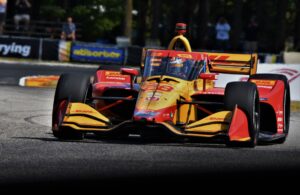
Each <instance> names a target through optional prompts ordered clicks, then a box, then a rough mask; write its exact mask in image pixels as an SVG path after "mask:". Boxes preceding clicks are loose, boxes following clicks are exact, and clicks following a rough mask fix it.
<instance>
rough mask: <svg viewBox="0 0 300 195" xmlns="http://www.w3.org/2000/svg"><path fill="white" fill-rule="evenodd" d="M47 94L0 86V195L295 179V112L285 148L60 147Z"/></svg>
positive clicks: (123, 143)
mask: <svg viewBox="0 0 300 195" xmlns="http://www.w3.org/2000/svg"><path fill="white" fill-rule="evenodd" d="M1 72H2V71H1ZM2 74H3V72H2ZM7 84H9V83H7ZM53 96H54V89H37V88H22V87H18V86H13V85H10V86H7V85H0V191H2V190H7V191H12V190H24V189H27V190H28V189H29V190H33V189H42V190H45V189H47V190H50V189H51V190H54V191H55V190H56V189H58V188H62V189H63V190H66V191H71V190H74V191H78V190H82V188H93V189H95V188H96V189H101V188H102V189H103V187H107V186H110V187H112V189H114V188H117V186H120V185H126V186H127V187H128V186H129V188H130V189H135V187H136V186H137V185H139V186H141V185H144V186H146V188H145V190H149V189H151V187H153V185H156V184H159V185H163V186H167V187H169V188H170V189H173V190H174V189H175V190H176V189H178V188H183V189H189V188H190V187H191V186H194V187H195V186H197V188H198V187H199V188H203V187H204V186H205V185H207V184H209V185H213V186H222V184H226V186H227V187H228V188H230V186H232V185H235V183H237V182H239V183H242V184H243V185H244V186H248V187H250V188H252V187H253V186H254V187H255V189H256V187H257V186H264V185H265V183H267V182H268V183H272V184H273V185H274V187H275V188H276V189H277V187H278V188H282V187H284V188H286V187H285V186H286V185H287V184H286V183H289V182H290V181H292V180H294V178H295V177H299V174H300V141H299V140H300V131H299V127H300V113H292V115H291V128H290V135H289V137H288V139H287V141H286V143H284V144H282V145H259V146H257V147H256V148H254V149H249V148H226V147H225V146H224V145H222V144H211V143H186V142H162V143H160V142H158V143H157V142H153V143H151V142H150V143H149V142H143V141H142V140H140V139H138V138H136V137H132V138H129V139H126V140H100V139H97V138H96V137H95V136H93V135H92V134H91V135H87V137H86V138H85V139H84V140H82V141H61V140H58V139H56V138H54V137H53V135H52V133H51V128H50V123H51V111H52V103H53ZM174 183H175V184H176V185H174ZM277 185H278V186H277ZM115 186H116V187H115ZM251 186H252V187H251ZM227 187H226V188H225V189H224V190H225V191H226V189H227V190H229V189H228V188H227ZM272 188H273V187H272ZM289 188H290V186H289ZM222 189H223V188H222ZM117 190H119V189H118V188H117ZM215 190H217V188H216V189H215ZM229 191H230V190H229Z"/></svg>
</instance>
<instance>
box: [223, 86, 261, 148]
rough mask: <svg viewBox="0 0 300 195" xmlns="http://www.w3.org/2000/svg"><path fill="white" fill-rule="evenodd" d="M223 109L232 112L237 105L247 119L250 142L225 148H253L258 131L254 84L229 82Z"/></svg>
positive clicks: (237, 143) (257, 108) (257, 105)
mask: <svg viewBox="0 0 300 195" xmlns="http://www.w3.org/2000/svg"><path fill="white" fill-rule="evenodd" d="M224 104H225V109H226V110H230V111H233V110H234V109H235V106H236V105H237V106H238V107H239V108H240V109H242V110H243V111H244V112H245V113H246V115H247V118H248V127H249V135H250V141H248V142H231V141H228V142H227V143H226V145H227V146H238V147H255V146H256V144H257V140H258V131H259V114H260V113H259V109H260V108H259V95H258V90H257V87H256V85H255V84H253V83H250V82H231V83H228V84H227V86H226V88H225V98H224Z"/></svg>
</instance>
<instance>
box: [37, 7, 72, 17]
mask: <svg viewBox="0 0 300 195" xmlns="http://www.w3.org/2000/svg"><path fill="white" fill-rule="evenodd" d="M65 14H66V11H65V10H64V9H62V8H61V7H59V6H56V5H44V6H42V7H41V9H40V15H41V17H43V18H45V19H47V20H60V19H63V18H64V16H65Z"/></svg>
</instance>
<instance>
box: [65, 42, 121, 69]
mask: <svg viewBox="0 0 300 195" xmlns="http://www.w3.org/2000/svg"><path fill="white" fill-rule="evenodd" d="M71 60H72V61H80V62H97V63H114V64H123V63H124V60H125V50H124V49H122V48H114V47H103V46H97V45H95V44H92V45H86V44H82V45H81V44H76V43H75V44H73V46H72V49H71Z"/></svg>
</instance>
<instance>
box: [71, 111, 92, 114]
mask: <svg viewBox="0 0 300 195" xmlns="http://www.w3.org/2000/svg"><path fill="white" fill-rule="evenodd" d="M74 112H76V113H86V114H93V113H94V112H93V111H91V110H75V111H74Z"/></svg>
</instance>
